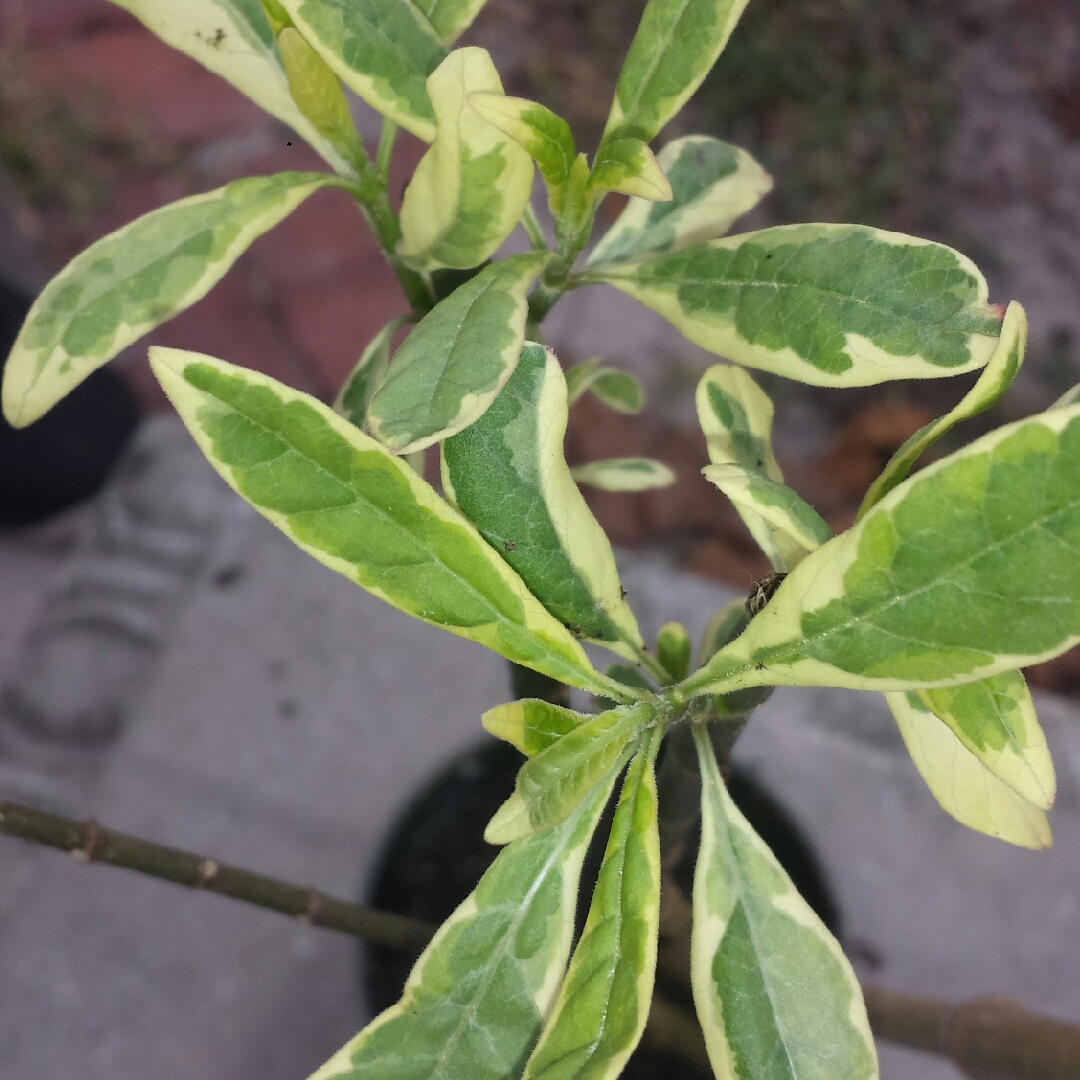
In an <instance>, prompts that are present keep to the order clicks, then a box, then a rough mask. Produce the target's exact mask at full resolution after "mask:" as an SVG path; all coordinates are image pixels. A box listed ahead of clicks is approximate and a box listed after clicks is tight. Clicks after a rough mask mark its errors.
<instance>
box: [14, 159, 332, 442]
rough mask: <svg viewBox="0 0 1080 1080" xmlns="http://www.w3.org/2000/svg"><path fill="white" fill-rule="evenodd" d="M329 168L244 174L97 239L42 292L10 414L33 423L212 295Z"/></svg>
mask: <svg viewBox="0 0 1080 1080" xmlns="http://www.w3.org/2000/svg"><path fill="white" fill-rule="evenodd" d="M336 182H337V181H335V179H334V177H332V176H326V175H323V174H320V173H278V174H277V175H276V176H255V177H250V178H248V179H246V180H236V181H234V182H233V183H231V184H227V185H226V186H225V187H223V188H218V189H217V190H216V191H210V192H207V193H206V194H205V195H193V196H192V197H191V198H188V199H181V200H180V202H175V203H172V204H170V205H169V206H164V207H162V208H161V209H160V210H155V211H153V212H152V213H150V214H147V215H145V217H141V218H139V219H138V220H136V221H133V222H131V224H130V225H125V226H124V227H123V228H122V229H120V230H118V231H117V232H114V233H111V234H110V235H109V236H106V237H103V238H102V239H101V240H98V241H97V243H95V244H91V245H90V247H88V248H87V249H86V250H85V251H84V252H83V253H82V254H81V255H77V256H76V257H75V258H74V259H73V260H72V261H71V262H70V263H68V265H67V266H66V267H65V268H64V269H63V270H61V271H60V273H59V274H57V276H56V277H55V278H53V280H52V281H50V282H49V284H48V285H46V286H45V289H44V291H43V292H42V293H41V295H40V296H39V297H38V298H37V300H35V301H34V305H33V307H32V308H31V309H30V312H29V314H28V315H27V317H26V323H25V324H24V326H23V328H22V331H21V332H20V334H19V337H18V339H17V340H16V342H15V344H14V346H13V347H12V350H11V356H10V358H9V360H8V362H7V366H6V368H5V370H4V390H3V402H4V415H5V416H6V417H7V419H8V421H9V422H10V423H11V424H12V425H13V426H15V427H25V426H26V425H27V424H30V423H32V422H33V421H34V420H36V419H37V418H38V417H39V416H42V415H43V414H44V413H46V412H48V411H49V409H51V408H52V407H53V405H55V404H56V403H57V402H58V401H59V400H60V399H61V398H62V397H64V396H65V395H66V394H68V393H70V392H71V391H72V390H73V389H74V388H75V387H76V386H78V385H79V383H81V382H82V381H83V379H85V378H86V377H87V375H89V374H90V373H91V372H92V371H94V370H95V369H96V368H99V367H101V365H102V364H104V363H106V362H107V361H109V360H111V359H112V358H113V357H114V356H115V355H116V354H117V353H118V352H120V351H121V349H124V348H126V347H127V346H128V345H130V344H131V343H132V342H133V341H138V339H139V338H141V337H142V336H143V335H144V334H147V333H149V332H150V331H151V330H153V329H154V327H155V326H160V325H161V324H162V323H163V322H166V321H168V320H169V319H171V318H172V317H173V316H174V315H177V314H179V313H180V312H181V311H183V310H184V309H185V308H188V307H190V306H191V305H192V304H194V303H195V301H196V300H199V299H201V298H202V297H203V296H205V295H206V294H207V293H208V292H209V291H210V289H211V288H213V286H214V285H216V284H217V283H218V282H219V281H220V280H221V279H222V278H223V277H224V276H225V272H226V271H227V270H228V269H229V267H230V266H232V264H233V263H234V262H235V261H236V260H237V259H238V258H239V257H240V255H241V254H243V252H244V251H246V250H247V249H248V247H249V246H250V245H251V242H252V241H253V240H255V239H256V238H257V237H259V236H262V234H263V233H265V232H267V231H268V230H270V229H272V228H273V227H274V226H275V225H276V224H277V223H278V222H279V221H281V219H282V218H284V217H286V216H288V215H289V214H291V213H292V211H293V210H295V209H296V208H297V207H298V206H299V205H300V203H302V202H303V201H304V200H305V199H306V198H307V197H308V196H309V195H310V194H311V193H312V192H314V191H317V190H318V189H319V188H320V187H325V186H328V185H333V184H335V183H336Z"/></svg>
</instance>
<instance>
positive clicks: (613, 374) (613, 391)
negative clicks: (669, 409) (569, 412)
mask: <svg viewBox="0 0 1080 1080" xmlns="http://www.w3.org/2000/svg"><path fill="white" fill-rule="evenodd" d="M602 364H603V360H602V358H601V357H599V356H594V357H593V358H592V359H591V360H584V361H582V363H580V364H575V365H574V366H573V367H572V368H570V370H569V371H567V373H566V388H567V393H568V394H569V401H570V404H571V405H573V404H574V402H575V401H577V399H578V398H579V397H581V395H582V394H584V393H585V391H586V390H591V391H592V392H593V393H594V394H595V395H596V397H597V398H599V399H600V401H602V402H603V403H604V404H605V405H606V406H607V407H608V408H609V409H614V410H615V411H616V412H620V413H626V414H628V415H630V416H633V415H636V414H637V413H639V412H641V410H642V409H644V408H645V391H644V390H643V389H642V386H641V383H640V382H638V380H637V379H636V378H635V377H634V376H633V375H631V374H630V373H629V372H628V371H620V370H619V368H612V367H603V366H602Z"/></svg>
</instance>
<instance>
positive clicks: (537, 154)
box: [469, 94, 577, 217]
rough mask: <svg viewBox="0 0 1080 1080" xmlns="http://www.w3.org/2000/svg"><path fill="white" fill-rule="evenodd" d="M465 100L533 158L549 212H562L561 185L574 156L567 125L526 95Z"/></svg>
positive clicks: (491, 95) (499, 95) (483, 95)
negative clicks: (544, 191)
mask: <svg viewBox="0 0 1080 1080" xmlns="http://www.w3.org/2000/svg"><path fill="white" fill-rule="evenodd" d="M469 104H470V105H471V106H472V108H473V109H474V110H475V112H476V113H477V114H478V115H479V116H482V117H483V118H484V119H485V120H486V121H487V122H488V123H489V124H492V125H494V126H495V127H497V128H498V129H499V130H500V131H501V132H502V133H503V134H504V135H509V136H510V138H511V139H513V140H514V141H515V142H516V143H517V144H518V145H519V146H520V147H522V148H523V149H524V150H525V152H526V153H527V154H528V155H529V156H530V157H531V158H532V159H533V160H534V161H535V162H536V165H537V168H539V170H540V175H541V176H542V177H543V178H544V182H545V183H546V184H547V188H548V203H549V205H550V206H551V212H552V214H553V215H554V216H555V217H558V216H559V214H560V213H562V206H563V194H564V192H563V188H564V187H565V186H566V183H567V181H568V180H569V179H570V170H571V169H572V168H573V167H574V159H575V158H576V157H577V149H576V148H575V146H574V136H573V135H572V134H571V133H570V125H569V124H568V123H567V122H566V121H565V120H564V119H563V118H562V117H561V116H557V115H556V114H555V113H553V112H552V111H551V110H550V109H548V108H545V107H544V106H543V105H539V104H537V103H536V102H535V101H529V100H528V99H527V98H515V97H505V96H503V95H502V94H470V95H469Z"/></svg>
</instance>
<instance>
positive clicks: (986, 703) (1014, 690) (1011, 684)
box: [918, 671, 1057, 810]
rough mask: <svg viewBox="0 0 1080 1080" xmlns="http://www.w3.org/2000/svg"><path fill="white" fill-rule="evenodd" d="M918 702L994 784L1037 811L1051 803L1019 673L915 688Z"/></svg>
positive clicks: (1038, 732)
mask: <svg viewBox="0 0 1080 1080" xmlns="http://www.w3.org/2000/svg"><path fill="white" fill-rule="evenodd" d="M918 693H919V698H920V699H921V700H922V703H923V704H924V705H925V706H927V707H928V708H929V709H930V710H931V711H932V712H933V713H934V715H935V716H937V717H938V718H939V719H940V720H942V721H943V722H944V723H945V724H946V725H947V726H948V727H949V729H950V730H951V731H952V733H953V734H954V735H955V736H956V737H957V738H958V739H959V740H960V742H961V743H963V744H964V746H965V747H966V748H967V749H968V750H970V751H971V753H972V754H974V755H975V757H976V758H978V760H979V761H980V762H981V763H982V764H983V765H984V766H986V768H987V769H989V770H990V772H992V773H993V774H994V775H995V776H996V777H997V778H998V779H999V780H1002V781H1004V782H1005V783H1006V784H1008V785H1009V787H1011V788H1012V789H1013V791H1015V792H1016V793H1017V795H1019V796H1020V797H1021V798H1022V799H1025V800H1027V802H1029V803H1031V804H1032V805H1033V806H1037V807H1038V808H1039V809H1040V810H1049V809H1050V807H1051V806H1052V805H1053V803H1054V794H1055V792H1056V789H1057V783H1056V781H1055V778H1054V764H1053V762H1052V761H1051V760H1050V751H1049V750H1048V749H1047V747H1046V736H1045V735H1044V734H1043V731H1042V727H1041V726H1040V724H1039V719H1038V717H1037V716H1036V715H1035V703H1034V702H1033V701H1032V700H1031V692H1030V691H1029V690H1028V688H1027V683H1026V682H1025V681H1024V676H1023V675H1021V674H1020V672H1019V671H1003V672H1002V673H1001V674H1000V675H995V676H993V677H992V678H990V679H985V680H980V681H979V682H973V683H965V684H964V685H963V686H945V687H940V688H938V689H936V690H920V691H919V692H918Z"/></svg>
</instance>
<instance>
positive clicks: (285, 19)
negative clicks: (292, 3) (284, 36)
mask: <svg viewBox="0 0 1080 1080" xmlns="http://www.w3.org/2000/svg"><path fill="white" fill-rule="evenodd" d="M259 3H260V4H261V6H262V10H263V15H265V16H266V21H267V22H268V23H269V24H270V29H271V31H273V34H274V37H277V36H278V34H280V33H281V31H282V30H287V29H288V28H289V27H290V26H292V19H290V18H289V13H288V12H287V11H286V10H285V9H284V8H283V7H282V6H281V4H280V3H279V0H259Z"/></svg>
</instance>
